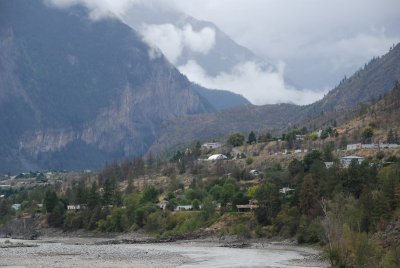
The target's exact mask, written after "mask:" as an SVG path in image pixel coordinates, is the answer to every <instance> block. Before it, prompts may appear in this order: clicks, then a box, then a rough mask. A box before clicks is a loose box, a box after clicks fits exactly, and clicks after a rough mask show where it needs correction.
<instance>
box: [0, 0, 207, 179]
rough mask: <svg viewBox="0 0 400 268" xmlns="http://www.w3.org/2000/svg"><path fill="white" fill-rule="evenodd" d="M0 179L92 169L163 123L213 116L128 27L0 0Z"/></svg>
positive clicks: (131, 150)
mask: <svg viewBox="0 0 400 268" xmlns="http://www.w3.org/2000/svg"><path fill="white" fill-rule="evenodd" d="M0 7H1V8H0V73H1V76H0V125H1V126H2V127H1V132H0V141H1V143H0V144H1V145H0V149H1V150H0V160H1V161H0V162H1V163H0V172H8V171H10V172H14V171H20V170H25V169H42V168H63V169H64V168H65V169H80V168H98V167H101V166H102V165H103V164H104V163H105V162H106V161H109V162H110V161H114V160H118V159H120V158H124V157H129V156H132V155H138V154H142V153H144V152H146V151H147V149H148V147H149V146H150V145H151V144H152V143H153V142H154V139H155V135H156V133H157V132H158V130H159V127H160V125H161V124H162V123H163V122H165V121H166V120H171V119H175V118H177V117H180V116H184V115H189V114H202V113H208V112H211V111H214V109H213V107H212V106H211V105H210V104H209V103H208V102H207V101H206V100H205V99H204V98H203V97H201V95H199V94H198V93H197V92H195V91H193V90H192V84H191V83H190V82H189V81H188V80H187V79H186V77H184V76H183V75H181V74H180V73H179V72H178V71H177V70H176V69H175V68H174V67H173V66H172V65H171V64H170V63H169V62H168V61H166V60H165V58H164V57H163V56H162V55H158V56H157V57H154V55H153V54H152V53H151V48H149V47H148V46H147V45H146V44H145V43H143V42H142V41H141V39H140V37H138V35H137V34H136V33H135V32H134V31H133V30H132V29H130V28H129V27H128V26H126V25H124V24H123V23H121V22H119V21H117V20H112V19H108V20H102V21H97V22H93V21H91V20H89V19H88V17H87V14H86V10H85V9H83V8H82V7H74V8H71V9H68V10H58V9H54V8H50V7H48V6H46V5H44V4H43V2H42V1H40V0H33V1H31V0H13V1H5V0H0Z"/></svg>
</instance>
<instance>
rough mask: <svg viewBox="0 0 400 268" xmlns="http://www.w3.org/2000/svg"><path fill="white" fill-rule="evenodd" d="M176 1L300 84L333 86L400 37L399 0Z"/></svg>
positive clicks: (181, 6) (313, 86)
mask: <svg viewBox="0 0 400 268" xmlns="http://www.w3.org/2000/svg"><path fill="white" fill-rule="evenodd" d="M174 1H175V3H176V5H177V6H178V8H180V9H181V10H184V11H185V12H186V13H189V14H190V15H192V16H194V17H196V18H198V19H204V20H209V21H212V22H214V23H215V24H217V25H218V26H219V27H220V28H221V29H222V30H223V31H225V32H226V33H227V34H228V35H230V36H231V37H232V38H233V39H234V40H235V41H236V42H238V43H239V44H241V45H244V46H246V47H248V48H250V49H251V50H253V51H254V52H255V53H256V54H258V55H260V56H263V57H265V58H266V59H270V60H273V61H275V62H277V61H283V62H284V63H285V68H286V72H289V75H288V76H289V77H290V78H291V80H293V81H292V82H293V83H294V84H295V85H297V86H300V87H308V88H312V89H323V88H331V87H333V86H334V85H335V84H336V83H337V82H338V81H339V80H340V79H341V78H343V76H344V75H347V76H349V75H351V74H352V73H353V72H354V71H355V70H357V69H358V68H360V67H362V66H363V65H364V63H365V62H367V61H368V60H370V59H371V58H372V57H374V56H380V55H382V54H384V53H386V52H387V51H388V50H389V48H390V46H391V45H393V44H394V43H398V42H399V41H400V1H399V0H201V1H200V0H174ZM314 72H315V73H316V75H315V76H313V75H312V74H313V73H314Z"/></svg>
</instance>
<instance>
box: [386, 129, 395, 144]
mask: <svg viewBox="0 0 400 268" xmlns="http://www.w3.org/2000/svg"><path fill="white" fill-rule="evenodd" d="M386 141H387V143H396V139H395V136H394V132H393V129H390V130H389V132H388V134H387V138H386Z"/></svg>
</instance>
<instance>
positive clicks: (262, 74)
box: [179, 60, 324, 105]
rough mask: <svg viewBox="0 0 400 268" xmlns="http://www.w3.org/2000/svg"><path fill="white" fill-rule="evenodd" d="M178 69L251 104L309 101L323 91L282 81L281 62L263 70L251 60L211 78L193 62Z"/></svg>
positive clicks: (193, 79) (302, 102)
mask: <svg viewBox="0 0 400 268" xmlns="http://www.w3.org/2000/svg"><path fill="white" fill-rule="evenodd" d="M179 70H180V71H181V72H182V73H183V74H185V75H186V76H187V77H188V78H189V80H191V81H193V82H196V83H198V84H200V85H202V86H204V87H208V88H213V89H225V90H230V91H233V92H235V93H238V94H241V95H243V96H245V97H246V98H247V99H248V100H249V101H251V102H252V103H253V104H259V105H261V104H267V103H270V104H272V103H282V102H291V103H296V104H308V103H311V102H314V101H316V100H318V99H320V98H322V97H323V94H324V92H321V91H319V92H315V91H312V90H302V91H299V90H296V89H295V88H293V87H290V86H288V85H287V84H285V81H284V79H283V74H284V64H283V63H280V64H278V68H277V70H274V69H271V68H270V69H267V70H264V69H263V68H262V67H261V66H260V65H258V64H257V63H254V62H246V63H243V64H240V65H237V66H235V67H234V68H233V69H232V71H231V72H230V73H220V74H219V75H217V76H215V77H212V76H209V75H207V74H206V72H205V71H204V70H203V68H202V67H201V66H200V65H198V64H197V63H196V62H195V61H192V60H191V61H189V62H188V63H187V64H185V65H182V66H179Z"/></svg>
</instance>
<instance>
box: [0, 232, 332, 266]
mask: <svg viewBox="0 0 400 268" xmlns="http://www.w3.org/2000/svg"><path fill="white" fill-rule="evenodd" d="M124 236H126V234H125V235H124ZM114 238H118V240H121V239H122V238H124V237H118V236H117V237H114ZM125 238H126V237H125ZM109 239H110V237H82V236H81V237H71V236H69V237H66V236H63V237H60V236H58V237H57V236H51V237H40V239H37V240H18V239H7V238H0V245H4V244H5V242H6V241H7V240H8V241H9V242H7V243H8V244H9V245H10V244H15V243H19V245H18V246H16V247H14V246H11V247H5V248H2V249H1V250H0V266H1V267H7V266H22V267H51V266H53V267H54V266H57V267H93V266H95V267H100V268H102V267H207V266H209V265H210V266H211V265H212V266H213V267H229V266H225V265H226V263H228V264H229V262H230V261H233V260H235V258H238V257H239V256H242V258H243V256H244V257H247V256H249V258H251V259H252V263H248V262H245V263H242V264H241V265H239V266H237V267H247V266H246V265H249V266H251V267H329V265H328V264H327V262H326V261H324V260H322V259H321V257H320V252H319V251H318V250H316V249H313V248H311V247H304V246H298V245H294V244H293V243H290V242H289V243H286V242H273V241H265V240H264V241H261V240H257V241H255V240H253V241H247V242H246V245H245V246H244V247H237V245H238V243H236V242H231V243H224V242H218V241H216V239H214V238H206V239H194V240H179V241H174V242H159V243H148V242H144V241H142V242H138V243H110V240H109ZM121 241H124V240H121ZM239 245H240V244H239ZM268 256H272V257H268ZM274 258H275V259H276V258H277V259H276V261H275V260H273V259H274ZM240 261H241V260H240V259H239V260H236V262H235V263H237V262H239V263H238V264H240ZM242 261H243V260H242ZM268 261H269V262H270V263H271V266H268V265H267V266H264V265H261V263H265V262H268ZM232 267H234V266H232Z"/></svg>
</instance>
